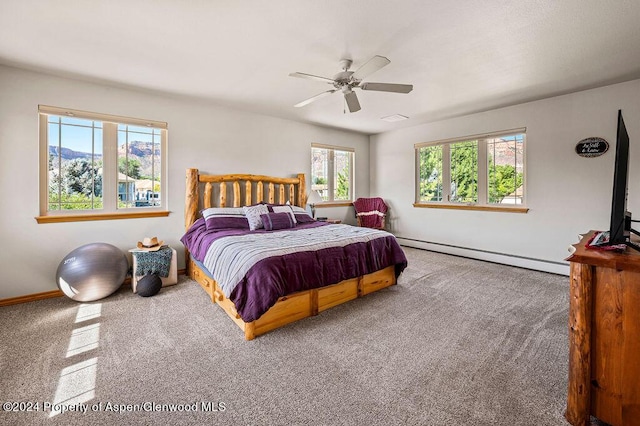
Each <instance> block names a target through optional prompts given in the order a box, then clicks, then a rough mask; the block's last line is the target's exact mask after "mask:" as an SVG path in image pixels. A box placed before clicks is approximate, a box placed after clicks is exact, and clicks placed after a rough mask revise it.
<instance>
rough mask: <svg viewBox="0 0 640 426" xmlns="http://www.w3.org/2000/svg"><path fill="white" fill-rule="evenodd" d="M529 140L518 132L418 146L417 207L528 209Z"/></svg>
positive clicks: (522, 133)
mask: <svg viewBox="0 0 640 426" xmlns="http://www.w3.org/2000/svg"><path fill="white" fill-rule="evenodd" d="M524 141H525V133H524V129H518V130H513V131H508V132H499V133H493V134H487V135H478V136H472V137H467V138H464V139H457V140H456V139H450V140H446V141H439V142H428V143H422V144H416V145H415V151H416V168H417V170H416V177H417V181H416V204H415V205H416V206H417V207H429V206H432V207H438V206H441V207H446V206H451V207H452V208H454V207H455V206H456V205H464V206H466V207H479V208H482V207H483V206H486V207H487V208H494V209H496V208H497V209H501V210H502V209H504V208H508V207H510V206H511V207H513V208H514V211H515V209H517V208H518V207H522V206H523V205H524V199H525V185H524ZM520 210H522V209H520Z"/></svg>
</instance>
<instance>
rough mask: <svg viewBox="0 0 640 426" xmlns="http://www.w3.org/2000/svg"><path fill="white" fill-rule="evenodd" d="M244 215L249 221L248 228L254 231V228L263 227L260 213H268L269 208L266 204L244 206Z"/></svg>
mask: <svg viewBox="0 0 640 426" xmlns="http://www.w3.org/2000/svg"><path fill="white" fill-rule="evenodd" d="M242 210H243V211H244V215H245V216H246V217H247V220H248V221H249V229H250V230H252V231H255V230H256V229H260V228H264V225H263V224H262V219H260V215H262V214H268V213H269V208H268V207H267V205H266V204H257V205H255V206H244V207H243V208H242Z"/></svg>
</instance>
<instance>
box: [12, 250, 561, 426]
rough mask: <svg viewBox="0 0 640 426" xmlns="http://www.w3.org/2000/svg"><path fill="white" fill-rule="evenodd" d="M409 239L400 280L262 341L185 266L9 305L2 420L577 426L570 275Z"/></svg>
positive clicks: (19, 422)
mask: <svg viewBox="0 0 640 426" xmlns="http://www.w3.org/2000/svg"><path fill="white" fill-rule="evenodd" d="M405 252H406V254H407V257H408V259H409V266H408V268H407V270H406V271H405V272H404V273H403V275H402V276H401V278H400V280H399V283H398V285H397V286H394V287H392V288H390V289H386V290H383V291H380V292H378V293H375V294H371V295H368V296H366V297H363V298H361V299H358V300H354V301H352V302H350V303H347V304H345V305H341V306H338V307H336V308H334V309H331V310H329V311H326V312H323V313H321V314H320V315H318V316H316V317H313V318H309V319H306V320H303V321H300V322H297V323H295V324H292V325H289V326H286V327H284V328H282V329H279V330H276V331H274V332H271V333H269V334H266V335H264V336H260V337H258V338H257V339H256V340H254V341H250V342H246V341H244V340H243V336H242V333H241V332H240V330H239V329H238V328H237V327H236V325H235V324H233V322H232V321H231V320H230V319H229V318H228V317H227V316H226V314H225V313H223V312H222V310H220V309H219V308H218V307H217V306H214V305H212V304H211V303H210V301H209V300H208V298H207V296H206V295H205V293H204V292H203V290H202V289H201V288H200V287H199V286H198V285H197V284H196V283H195V282H193V281H190V280H188V279H186V278H184V277H181V280H180V282H179V284H178V285H176V286H172V287H166V288H164V289H162V291H161V292H160V293H159V294H157V295H156V296H154V297H151V298H142V297H139V296H137V295H134V294H132V293H131V291H130V289H128V288H122V289H121V290H119V291H118V292H117V293H116V294H114V295H112V296H110V297H108V298H106V299H103V300H100V301H97V302H92V303H76V302H73V301H71V300H69V299H67V298H57V299H49V300H43V301H38V302H32V303H27V304H22V305H15V306H9V307H4V308H0V324H1V325H2V326H1V327H0V342H1V349H0V401H1V402H3V403H6V402H15V404H12V405H11V406H9V407H8V408H18V409H23V411H21V412H6V411H5V412H2V411H0V423H1V424H7V425H8V424H11V425H35V424H64V425H74V424H77V425H98V424H104V425H112V424H133V425H150V424H156V423H162V424H171V425H197V424H216V425H474V426H482V425H505V426H514V425H527V426H529V425H559V426H560V425H566V424H567V423H566V422H565V420H564V418H563V413H564V409H565V403H566V391H567V356H568V343H567V333H568V332H567V315H568V278H567V277H565V276H559V275H553V274H547V273H542V272H535V271H530V270H525V269H519V268H513V267H509V266H503V265H497V264H492V263H487V262H481V261H475V260H470V259H465V258H460V257H454V256H447V255H443V254H438V253H433V252H428V251H423V250H417V249H410V248H406V249H405ZM18 403H21V404H18ZM29 404H31V408H32V411H26V410H27V408H30V407H29ZM34 404H38V407H35V406H34ZM55 404H59V405H55ZM83 407H84V408H86V410H87V411H86V412H77V411H62V410H66V409H71V408H74V409H79V410H83V409H84V408H83Z"/></svg>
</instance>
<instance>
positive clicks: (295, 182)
mask: <svg viewBox="0 0 640 426" xmlns="http://www.w3.org/2000/svg"><path fill="white" fill-rule="evenodd" d="M227 183H229V184H230V185H227ZM265 187H266V196H265ZM200 194H202V196H201V195H200ZM229 195H231V200H229V198H228V197H229ZM262 201H264V202H267V203H274V204H275V203H277V204H285V203H286V202H287V201H288V202H289V203H291V204H292V205H295V206H300V207H305V205H306V202H307V192H306V187H305V180H304V173H299V174H298V175H297V177H295V178H281V177H273V176H262V175H238V174H233V175H201V174H199V173H198V169H187V187H186V198H185V215H184V216H185V227H186V229H189V227H190V226H191V225H193V223H194V222H195V221H196V219H197V218H198V213H199V212H200V211H201V210H202V209H207V208H209V207H242V206H248V205H251V204H256V203H259V202H262Z"/></svg>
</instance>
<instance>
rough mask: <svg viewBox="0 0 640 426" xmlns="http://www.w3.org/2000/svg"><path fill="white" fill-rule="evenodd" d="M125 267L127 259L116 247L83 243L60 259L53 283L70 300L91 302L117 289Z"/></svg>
mask: <svg viewBox="0 0 640 426" xmlns="http://www.w3.org/2000/svg"><path fill="white" fill-rule="evenodd" d="M128 269H129V261H128V260H127V257H126V256H125V255H124V253H122V251H120V249H119V248H118V247H115V246H112V245H111V244H106V243H92V244H86V245H84V246H82V247H78V248H77V249H75V250H73V251H72V252H71V253H69V254H68V255H66V256H65V258H64V259H62V262H60V265H59V266H58V270H57V271H56V284H57V285H58V288H59V289H60V290H61V291H62V292H63V293H64V294H65V295H66V296H67V297H69V298H70V299H73V300H76V301H78V302H91V301H93V300H98V299H102V298H103V297H107V296H109V295H110V294H112V293H113V292H115V291H116V290H117V289H118V288H120V286H121V285H122V282H123V281H124V279H125V277H126V276H127V270H128Z"/></svg>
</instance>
